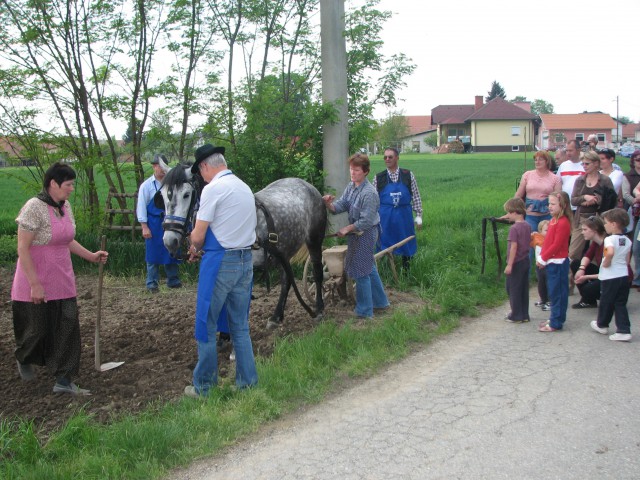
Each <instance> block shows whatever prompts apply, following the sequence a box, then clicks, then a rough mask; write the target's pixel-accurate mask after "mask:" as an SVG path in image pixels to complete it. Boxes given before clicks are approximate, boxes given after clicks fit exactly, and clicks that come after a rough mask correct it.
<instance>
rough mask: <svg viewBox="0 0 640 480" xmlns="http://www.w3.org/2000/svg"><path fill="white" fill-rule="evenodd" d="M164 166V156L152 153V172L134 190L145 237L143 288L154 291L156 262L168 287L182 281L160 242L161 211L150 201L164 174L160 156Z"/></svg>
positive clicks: (165, 159) (177, 285)
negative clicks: (145, 267)
mask: <svg viewBox="0 0 640 480" xmlns="http://www.w3.org/2000/svg"><path fill="white" fill-rule="evenodd" d="M161 158H162V161H163V162H164V164H165V165H167V164H168V161H167V158H166V157H165V156H164V155H154V156H153V160H151V166H152V167H153V175H151V177H149V178H147V179H146V180H145V181H144V182H142V185H140V190H139V191H138V205H137V208H136V215H137V217H138V222H140V225H142V237H143V238H144V239H145V250H146V254H145V260H146V262H147V281H146V284H147V290H148V291H149V292H151V293H158V281H159V277H160V272H159V268H160V265H164V271H165V273H166V275H167V286H168V287H169V288H180V287H182V283H181V282H180V278H179V277H178V260H177V259H175V258H172V257H171V255H170V254H169V251H168V250H167V249H166V247H165V246H164V243H163V242H162V236H163V235H164V232H163V230H162V219H163V218H164V211H162V210H160V209H159V208H158V207H156V206H155V205H154V203H153V197H154V195H155V194H156V192H157V191H158V190H160V187H161V186H162V180H163V179H164V176H165V173H166V172H165V171H164V170H163V168H162V166H161V165H160V159H161Z"/></svg>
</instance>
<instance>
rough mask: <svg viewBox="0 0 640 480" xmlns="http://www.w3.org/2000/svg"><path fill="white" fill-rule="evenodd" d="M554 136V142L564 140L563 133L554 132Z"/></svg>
mask: <svg viewBox="0 0 640 480" xmlns="http://www.w3.org/2000/svg"><path fill="white" fill-rule="evenodd" d="M554 138H555V142H556V143H562V142H564V140H565V136H564V133H556V134H555V135H554Z"/></svg>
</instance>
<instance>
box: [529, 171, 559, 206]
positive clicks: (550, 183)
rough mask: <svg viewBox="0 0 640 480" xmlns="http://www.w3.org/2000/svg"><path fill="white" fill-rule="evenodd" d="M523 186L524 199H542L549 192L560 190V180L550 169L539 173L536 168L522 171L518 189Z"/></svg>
mask: <svg viewBox="0 0 640 480" xmlns="http://www.w3.org/2000/svg"><path fill="white" fill-rule="evenodd" d="M522 188H524V192H525V199H526V198H530V199H531V200H544V199H546V198H547V197H549V195H550V194H551V192H554V191H560V190H562V180H560V178H559V177H558V176H557V175H556V174H554V173H553V172H551V171H547V173H546V174H544V175H540V174H539V173H538V172H537V171H536V170H529V171H527V172H524V174H523V175H522V180H520V187H519V189H522Z"/></svg>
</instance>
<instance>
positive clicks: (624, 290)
mask: <svg viewBox="0 0 640 480" xmlns="http://www.w3.org/2000/svg"><path fill="white" fill-rule="evenodd" d="M600 286H601V289H602V291H601V293H600V305H599V306H598V326H599V327H600V328H607V327H608V326H609V324H610V323H611V319H612V318H613V314H614V313H615V315H616V327H617V332H618V333H631V324H630V322H629V312H628V311H627V300H628V299H629V277H628V276H627V275H625V276H624V277H618V278H612V279H610V280H602V281H601V282H600Z"/></svg>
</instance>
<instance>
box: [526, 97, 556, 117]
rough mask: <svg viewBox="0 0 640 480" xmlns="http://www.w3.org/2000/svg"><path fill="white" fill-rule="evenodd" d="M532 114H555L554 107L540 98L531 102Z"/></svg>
mask: <svg viewBox="0 0 640 480" xmlns="http://www.w3.org/2000/svg"><path fill="white" fill-rule="evenodd" d="M531 113H533V114H534V115H540V114H541V113H553V105H552V104H550V103H549V102H545V101H544V100H541V99H539V98H537V99H535V100H534V101H533V102H531Z"/></svg>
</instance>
